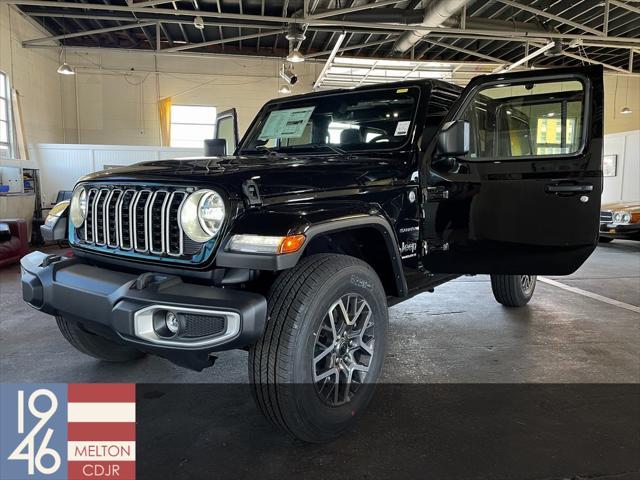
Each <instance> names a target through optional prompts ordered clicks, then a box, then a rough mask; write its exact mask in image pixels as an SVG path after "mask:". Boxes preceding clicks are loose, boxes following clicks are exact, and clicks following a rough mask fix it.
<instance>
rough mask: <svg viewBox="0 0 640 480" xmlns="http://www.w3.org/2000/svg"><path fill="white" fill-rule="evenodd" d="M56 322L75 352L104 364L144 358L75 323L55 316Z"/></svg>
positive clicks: (128, 348) (137, 352) (137, 351)
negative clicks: (101, 361)
mask: <svg viewBox="0 0 640 480" xmlns="http://www.w3.org/2000/svg"><path fill="white" fill-rule="evenodd" d="M56 322H57V324H58V328H59V329H60V333H62V336H63V337H64V338H65V339H66V340H67V341H68V342H69V343H70V344H71V345H73V346H74V347H75V348H76V350H78V351H80V352H82V353H84V354H85V355H89V356H91V357H94V358H97V359H98V360H103V361H105V362H129V361H131V360H137V359H138V358H142V357H144V355H145V354H144V353H143V352H141V351H139V350H136V349H135V348H131V347H127V346H125V345H118V344H117V343H114V342H112V341H110V340H107V339H106V338H103V337H100V336H98V335H95V334H93V333H90V332H87V331H86V330H84V329H82V328H81V327H80V325H78V324H77V323H75V322H71V321H68V320H66V319H65V318H64V317H63V316H61V315H56Z"/></svg>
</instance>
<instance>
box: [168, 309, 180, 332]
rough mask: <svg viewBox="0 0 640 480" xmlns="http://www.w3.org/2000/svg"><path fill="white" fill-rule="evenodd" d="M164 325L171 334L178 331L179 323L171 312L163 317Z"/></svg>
mask: <svg viewBox="0 0 640 480" xmlns="http://www.w3.org/2000/svg"><path fill="white" fill-rule="evenodd" d="M164 323H165V325H166V326H167V329H168V330H169V331H170V332H171V333H173V334H176V333H178V330H180V322H179V321H178V316H177V315H176V314H175V313H173V312H167V313H166V315H165V316H164Z"/></svg>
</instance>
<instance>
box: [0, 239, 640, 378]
mask: <svg viewBox="0 0 640 480" xmlns="http://www.w3.org/2000/svg"><path fill="white" fill-rule="evenodd" d="M552 278H553V279H555V280H557V281H560V282H562V283H563V284H565V285H568V286H572V287H578V288H580V289H582V290H585V291H588V292H593V293H597V294H599V295H603V296H605V297H608V298H610V299H613V300H618V301H621V302H625V303H627V304H631V305H635V306H640V242H628V241H614V242H613V243H610V244H606V245H601V246H599V247H598V249H597V250H596V252H595V253H594V254H593V255H592V256H591V258H589V260H588V261H587V262H586V263H585V265H583V266H582V267H581V268H580V269H579V270H578V271H577V272H576V273H574V274H573V275H571V276H568V277H552ZM0 312H1V313H0V352H1V353H0V380H1V381H2V382H45V381H46V382H115V381H120V382H150V383H154V382H169V383H175V382H185V383H197V382H202V383H210V382H222V383H245V382H247V373H246V358H247V354H246V352H243V351H231V352H223V353H221V354H220V355H219V359H218V361H217V362H216V365H215V366H214V367H213V368H210V369H208V370H204V371H203V372H200V373H197V372H192V371H189V370H185V369H183V368H180V367H176V366H174V365H173V364H171V363H169V362H168V361H166V360H163V359H160V358H156V357H146V358H145V359H143V360H141V361H139V362H137V363H134V364H128V365H113V364H108V363H103V362H100V361H97V360H94V359H92V358H89V357H86V356H84V355H82V354H81V353H79V352H77V351H76V350H74V349H73V348H72V347H71V346H70V345H68V344H67V343H66V341H65V340H64V339H63V338H62V335H61V334H60V332H59V331H58V329H57V327H56V325H55V322H54V320H53V318H52V317H49V316H48V315H44V314H41V313H39V312H37V311H35V310H33V309H31V308H29V307H28V306H27V305H26V304H25V303H23V302H22V300H21V293H20V284H19V268H18V267H17V266H16V267H12V268H8V269H4V270H0ZM390 342H391V343H390V347H389V354H388V357H387V360H386V363H385V368H384V375H383V381H384V382H388V383H442V382H447V383H488V382H491V383H528V382H544V383H587V382H596V383H599V382H614V383H623V382H634V383H635V382H640V315H639V314H638V313H636V312H633V311H630V310H627V309H624V308H620V307H618V306H613V305H610V304H607V303H604V302H603V301H600V300H596V299H592V298H588V297H585V296H582V295H579V294H576V293H572V292H568V291H566V290H563V289H561V288H558V287H556V286H552V285H549V284H546V283H542V282H540V281H539V282H538V285H537V287H536V292H535V294H534V297H533V299H532V300H531V302H530V303H529V305H528V306H527V307H525V308H522V309H508V308H505V307H502V306H501V305H499V304H498V303H497V302H495V301H494V299H493V296H492V293H491V285H490V283H489V279H488V277H486V276H478V277H462V278H460V279H458V280H456V281H454V282H450V283H448V284H445V285H443V286H441V287H438V288H437V289H436V291H435V293H425V294H422V295H419V296H417V297H415V298H413V299H411V300H409V301H407V302H404V303H402V304H400V305H397V306H395V307H393V308H391V310H390Z"/></svg>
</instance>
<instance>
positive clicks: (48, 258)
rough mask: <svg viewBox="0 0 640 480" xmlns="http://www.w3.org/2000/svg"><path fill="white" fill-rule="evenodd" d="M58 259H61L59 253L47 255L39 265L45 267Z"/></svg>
mask: <svg viewBox="0 0 640 480" xmlns="http://www.w3.org/2000/svg"><path fill="white" fill-rule="evenodd" d="M60 260H62V257H61V256H60V255H47V256H46V257H45V259H44V260H42V264H41V267H42V268H46V267H48V266H49V265H51V264H52V263H55V262H59V261H60Z"/></svg>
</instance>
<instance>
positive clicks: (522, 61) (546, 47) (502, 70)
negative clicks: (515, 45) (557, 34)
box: [492, 42, 556, 73]
mask: <svg viewBox="0 0 640 480" xmlns="http://www.w3.org/2000/svg"><path fill="white" fill-rule="evenodd" d="M555 46H556V42H549V43H547V44H546V45H544V46H543V47H540V48H538V49H537V50H534V51H533V52H531V53H530V54H528V55H525V56H524V57H522V58H521V59H520V60H517V61H515V62H513V63H512V64H511V65H508V66H507V67H504V68H503V67H498V68H496V69H495V70H494V71H493V72H492V73H507V72H510V71H511V70H513V69H514V68H517V67H519V66H520V65H524V64H525V63H527V62H528V61H529V60H533V59H534V58H536V57H539V56H540V55H542V54H543V53H544V52H546V51H547V50H551V49H552V48H553V47H555Z"/></svg>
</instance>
